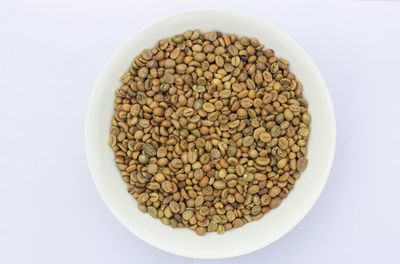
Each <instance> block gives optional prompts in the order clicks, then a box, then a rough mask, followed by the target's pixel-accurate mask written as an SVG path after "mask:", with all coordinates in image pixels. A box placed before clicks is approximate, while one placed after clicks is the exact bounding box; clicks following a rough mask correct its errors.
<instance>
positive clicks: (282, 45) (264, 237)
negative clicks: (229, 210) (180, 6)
mask: <svg viewBox="0 0 400 264" xmlns="http://www.w3.org/2000/svg"><path fill="white" fill-rule="evenodd" d="M187 29H200V30H202V31H211V30H218V31H221V32H227V33H228V32H229V33H236V34H238V35H246V36H249V37H251V36H255V37H257V38H258V39H259V40H260V41H261V43H263V44H264V45H265V46H266V47H270V48H272V49H274V50H275V51H276V54H277V56H281V57H284V58H287V59H288V60H289V62H290V65H291V66H290V67H291V68H290V69H291V71H292V72H294V73H295V74H296V76H297V77H298V79H299V80H300V81H301V82H302V83H303V87H304V95H305V98H306V99H307V100H308V101H309V111H310V113H311V115H312V123H311V131H312V132H311V135H310V139H309V145H308V147H309V153H308V160H309V162H308V167H307V169H306V170H305V171H304V172H303V173H302V174H301V177H300V179H299V180H298V181H297V182H296V185H295V188H294V189H293V190H292V191H291V192H290V193H289V196H288V197H287V198H286V199H285V200H284V201H283V202H282V204H281V205H280V206H279V207H278V208H277V209H274V210H271V211H270V212H269V213H267V214H266V215H264V216H263V217H262V219H260V220H258V221H254V222H251V223H249V224H246V225H244V226H243V227H241V228H238V229H234V230H230V231H228V232H226V233H225V234H223V235H219V234H216V233H209V234H206V235H205V236H201V237H200V236H197V235H196V234H195V232H193V231H191V230H189V229H173V228H171V227H170V226H166V225H163V224H162V223H161V222H160V221H159V219H153V218H151V216H150V215H149V214H145V213H142V212H141V211H139V209H138V208H137V202H136V200H135V199H134V198H133V197H132V196H131V195H130V194H129V193H128V192H127V185H126V184H125V183H124V182H123V180H122V177H121V176H120V172H119V170H118V169H117V166H116V164H115V162H114V155H113V151H112V150H111V148H110V147H109V146H108V144H107V141H108V134H109V131H110V124H111V119H112V115H113V112H114V109H113V102H114V91H115V90H116V89H117V88H119V86H120V76H121V75H122V74H123V73H124V72H125V71H126V70H127V69H128V68H129V66H130V63H131V61H132V60H133V58H134V57H135V56H137V55H138V54H139V53H140V52H141V51H142V50H143V49H145V48H149V47H153V46H154V45H155V43H156V41H157V40H159V39H162V38H165V37H170V36H172V35H174V34H177V33H182V32H183V31H185V30H187ZM335 131H336V130H335V116H334V110H333V106H332V102H331V99H330V96H329V92H328V89H327V87H326V84H325V81H324V79H323V78H322V76H321V74H320V72H319V70H318V68H317V66H316V65H315V64H314V62H313V61H312V60H311V58H310V56H309V55H308V54H307V53H306V52H305V51H304V50H303V49H302V47H301V46H300V45H299V44H298V43H297V42H296V41H294V40H293V39H291V38H290V37H289V36H288V35H287V34H286V33H284V32H283V31H282V30H280V29H278V28H277V27H275V26H273V25H272V24H270V23H268V22H265V21H263V20H260V19H258V18H255V17H252V16H249V15H246V14H243V13H237V12H227V11H217V10H198V11H191V12H185V13H180V14H176V15H172V16H169V17H166V18H163V19H161V20H159V21H157V22H155V23H153V24H151V25H150V26H148V27H146V28H145V29H143V30H142V31H140V32H138V33H136V34H134V35H133V36H131V37H130V38H129V39H128V40H127V41H126V42H125V43H124V44H123V45H122V46H121V47H120V48H119V49H118V50H117V51H116V52H115V53H114V54H113V55H112V56H111V58H110V60H109V61H108V63H107V65H106V66H105V69H104V70H103V72H102V73H101V74H100V76H99V77H98V80H97V82H96V84H95V86H94V89H93V92H92V95H91V98H90V103H89V106H88V110H87V119H86V139H85V140H86V152H87V159H88V163H89V167H90V171H91V174H92V177H93V181H94V183H95V185H96V188H97V190H98V192H99V193H100V195H101V197H102V198H103V200H104V202H105V203H106V205H107V207H108V208H109V209H110V211H111V212H112V214H113V215H114V216H115V217H116V218H117V219H118V220H119V221H120V222H121V223H122V224H123V225H124V226H125V227H126V228H127V229H128V230H129V231H131V232H132V233H133V234H134V235H135V236H137V237H139V238H140V239H142V240H144V241H146V242H147V243H149V244H151V245H153V246H155V247H157V248H159V249H162V250H165V251H167V252H170V253H173V254H176V255H181V256H185V257H190V258H199V259H219V258H228V257H234V256H239V255H243V254H247V253H250V252H253V251H255V250H258V249H260V248H263V247H265V246H267V245H269V244H271V243H272V242H274V241H276V240H277V239H279V238H280V237H282V236H283V235H285V234H286V233H288V232H289V231H290V230H291V229H292V228H293V227H295V226H296V225H297V224H298V223H299V222H300V221H301V220H302V219H303V218H304V216H305V215H306V214H307V213H308V212H309V211H310V209H311V207H312V206H313V205H314V204H315V202H316V201H317V199H318V197H319V195H320V194H321V191H322V189H323V188H324V185H325V183H326V181H327V179H328V175H329V171H330V168H331V165H332V161H333V157H334V150H335Z"/></svg>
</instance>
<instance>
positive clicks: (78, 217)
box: [0, 0, 400, 264]
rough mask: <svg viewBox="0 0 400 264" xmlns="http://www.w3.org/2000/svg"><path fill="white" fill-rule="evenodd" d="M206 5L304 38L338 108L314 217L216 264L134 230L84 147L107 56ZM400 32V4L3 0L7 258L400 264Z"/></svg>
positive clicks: (0, 238)
mask: <svg viewBox="0 0 400 264" xmlns="http://www.w3.org/2000/svg"><path fill="white" fill-rule="evenodd" d="M80 2H82V3H80ZM135 2H137V3H135ZM200 7H216V8H228V9H233V10H241V11H245V12H248V13H250V14H253V15H256V16H258V17H261V18H264V19H266V20H269V21H271V22H272V23H274V24H276V25H277V26H279V27H281V28H282V29H283V30H285V31H287V32H288V33H289V34H290V35H291V36H292V37H294V38H295V39H297V40H298V42H299V43H300V44H301V45H302V46H303V47H304V48H305V49H306V50H307V51H308V52H309V53H310V55H311V56H312V57H313V59H314V60H315V62H316V63H317V65H319V67H320V69H321V72H322V74H323V75H324V77H325V79H326V81H327V83H328V86H329V90H330V92H331V96H332V99H333V102H334V105H335V111H336V117H337V149H336V158H335V162H334V165H333V169H332V173H331V175H330V179H329V181H328V184H327V186H326V188H325V190H324V192H323V194H322V196H321V198H320V199H319V201H318V202H317V203H316V205H315V206H314V208H313V209H312V210H311V212H310V213H309V214H308V215H307V217H306V218H305V219H304V220H303V221H302V222H301V223H300V224H299V225H298V226H297V227H296V228H295V229H294V230H293V231H291V232H290V233H289V234H287V235H286V236H285V237H284V238H282V239H280V240H279V241H277V242H276V243H274V244H273V245H271V246H269V247H267V248H264V249H262V250H259V251H257V252H255V253H252V254H249V255H246V256H242V257H238V258H234V259H227V260H222V261H199V260H192V259H187V258H182V257H178V256H174V255H170V254H168V253H165V252H162V251H160V250H158V249H156V248H154V247H152V246H150V245H148V244H146V243H144V242H142V241H141V240H139V239H138V238H136V237H135V236H133V235H132V234H131V233H129V232H128V231H127V230H126V229H125V228H124V227H123V226H122V225H121V224H119V222H118V221H117V220H116V219H115V218H114V217H113V216H112V215H111V213H110V212H109V211H108V210H107V208H106V207H105V205H104V203H103V202H102V200H101V199H100V196H99V195H98V194H97V192H96V190H95V188H94V185H93V183H92V180H91V177H90V175H89V170H88V166H87V164H86V158H85V150H84V123H85V110H86V106H87V103H88V99H89V95H90V92H91V89H92V86H93V83H94V81H95V79H96V76H97V75H98V74H99V72H100V70H101V69H102V67H103V65H104V64H105V62H106V61H107V59H108V57H109V56H110V55H111V54H112V53H113V51H114V50H115V49H116V48H117V47H118V46H119V45H120V43H121V42H122V41H124V40H125V39H127V38H128V36H129V35H131V34H132V33H134V32H135V31H137V30H139V29H140V28H142V27H143V26H145V25H146V24H149V23H151V22H152V21H154V20H156V19H157V18H159V17H160V16H164V15H167V14H171V13H174V12H177V11H183V10H188V9H192V8H200ZM399 32H400V3H399V2H381V1H379V2H367V1H359V2H336V3H334V2H329V3H325V4H322V3H310V2H309V3H302V4H300V3H295V2H285V3H277V2H275V3H268V2H267V1H232V0H231V1H216V0H214V1H202V0H197V1H190V0H186V1H173V0H168V1H150V0H149V1H140V2H139V1H128V0H126V1H121V0H113V1H94V0H93V1H78V0H62V1H50V0H36V1H33V0H31V1H29V0H24V1H21V0H20V1H12V0H10V1H8V0H3V1H1V3H0V33H1V35H0V36H1V37H0V89H1V95H0V113H1V125H0V126H1V127H0V128H1V129H0V157H1V159H0V168H1V173H0V180H1V182H0V263H4V264H12V263H41V264H44V263H60V264H61V263H100V264H101V263H120V264H123V263H161V261H162V263H178V264H180V263H187V264H188V263H204V264H206V263H217V262H218V263H276V264H278V263H328V264H329V263H400V257H399V250H400V240H399V237H400V227H399V226H400V212H399V210H400V169H399V164H400V154H399V152H400V140H399V137H400V124H399V123H400V118H399V117H400V99H399V97H400V85H399V83H400V78H399V76H400V66H399V65H400V52H399V50H400V35H399ZM238 243H246V242H245V241H238ZM139 260H140V261H139Z"/></svg>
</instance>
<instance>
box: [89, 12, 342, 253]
mask: <svg viewBox="0 0 400 264" xmlns="http://www.w3.org/2000/svg"><path fill="white" fill-rule="evenodd" d="M201 13H214V14H220V13H224V14H229V15H232V16H238V17H242V18H243V19H246V20H250V21H251V22H252V23H260V24H263V26H266V27H269V28H271V29H272V30H274V31H276V32H279V34H280V37H282V38H284V39H285V40H287V41H289V42H290V43H291V45H292V46H297V49H298V51H300V52H301V53H302V54H301V56H302V57H303V58H304V60H306V61H308V63H309V64H310V66H311V67H312V68H313V71H314V74H315V75H316V78H318V79H319V82H320V83H321V85H322V86H321V87H320V89H321V93H322V94H323V96H324V97H325V98H326V101H327V107H326V110H327V111H328V115H329V117H330V126H331V127H330V128H331V129H332V131H331V138H330V142H329V145H330V149H331V152H330V153H329V155H328V156H329V158H328V159H327V166H326V167H325V172H324V173H323V174H325V175H326V177H325V179H324V182H323V184H322V185H321V186H320V190H319V191H318V193H317V195H316V198H315V200H314V201H313V203H312V204H310V206H309V207H308V208H307V210H304V211H303V214H302V215H301V217H300V218H299V220H298V221H297V222H295V223H293V224H292V225H291V226H290V228H288V229H287V231H286V232H283V233H282V234H279V235H277V236H275V237H274V238H273V239H271V241H270V242H269V243H264V244H260V245H259V246H257V247H254V248H252V249H251V250H247V251H241V252H239V251H236V252H233V254H225V255H222V256H217V255H213V256H203V255H199V254H197V255H194V254H186V253H183V252H181V251H179V250H175V249H171V248H170V247H164V246H162V245H160V244H157V243H154V241H150V240H149V239H147V237H145V236H142V235H141V234H139V233H136V232H134V230H132V229H131V228H130V227H129V226H127V225H126V223H125V222H124V221H123V220H122V219H121V218H120V217H119V216H117V214H116V213H115V212H114V208H113V205H112V203H111V202H109V200H108V199H107V198H106V197H105V195H104V193H103V191H102V188H100V186H99V183H98V180H97V178H96V177H95V173H94V171H93V167H94V162H95V161H94V159H93V158H92V157H93V156H92V154H91V151H90V148H91V147H90V145H89V143H88V142H89V141H90V139H89V138H90V133H89V130H90V124H91V118H92V117H93V113H92V112H93V111H92V109H93V105H94V102H95V99H96V98H95V92H96V90H97V89H98V88H97V87H98V86H100V84H101V79H102V76H104V75H105V74H106V73H107V69H108V68H109V66H110V65H112V61H113V60H114V58H115V57H116V56H117V54H118V53H120V52H121V50H122V49H123V48H124V47H125V46H126V45H127V44H128V43H129V42H130V41H131V40H132V39H134V38H135V37H136V36H137V35H139V34H141V33H142V32H144V31H146V30H147V29H148V28H151V27H153V26H155V25H157V24H160V23H162V22H163V21H165V20H167V19H169V18H172V17H174V18H176V17H179V16H186V15H189V14H192V15H199V14H201ZM335 150H336V117H335V111H334V107H333V103H332V99H331V96H330V94H329V90H328V87H327V85H326V82H325V80H324V78H323V77H322V74H321V72H320V71H319V68H318V67H317V64H316V63H315V62H314V61H313V60H312V58H311V56H310V55H309V54H308V53H307V52H306V50H305V49H304V48H303V47H302V46H301V45H300V44H299V43H298V42H297V41H296V40H295V39H294V38H292V37H291V36H290V35H289V34H288V33H286V32H285V31H284V30H282V29H280V28H278V27H277V26H275V25H274V24H273V23H271V22H270V21H267V20H264V19H261V18H259V17H257V16H254V15H250V14H248V13H245V12H242V11H237V10H224V9H220V8H214V9H210V8H198V9H191V10H186V11H180V12H173V13H170V14H168V15H165V16H162V17H160V18H159V19H157V20H155V21H153V22H151V23H147V24H146V25H144V26H142V27H141V28H140V29H139V30H136V31H134V32H132V33H131V34H130V35H129V36H128V38H127V39H126V40H125V41H123V42H122V44H120V45H119V46H118V47H117V49H115V50H114V52H113V53H112V55H111V56H110V57H109V58H108V59H107V62H106V64H105V65H104V66H103V68H102V70H101V71H100V74H99V75H98V76H97V78H96V81H95V83H94V86H93V88H92V91H91V94H90V98H89V103H88V105H87V109H86V119H85V152H86V159H87V162H88V166H89V171H90V175H91V178H92V180H93V183H94V185H95V187H96V190H97V192H98V193H99V195H100V197H101V198H102V200H103V202H104V203H105V204H106V207H107V208H108V210H109V211H110V212H111V214H112V215H113V216H114V217H115V218H116V219H117V220H118V221H119V222H120V223H121V224H122V225H123V226H124V227H125V228H127V229H128V230H129V231H130V232H131V233H132V234H134V235H135V236H136V237H138V238H140V239H141V240H143V241H144V242H146V243H147V244H149V245H151V246H153V247H156V248H158V249H160V250H162V251H164V252H168V253H171V254H174V255H177V256H182V257H187V258H195V259H226V258H233V257H237V256H242V255H246V254H250V253H253V252H255V251H258V250H260V249H262V248H264V247H266V246H268V245H271V244H273V243H275V242H276V241H277V240H279V239H280V238H282V237H283V236H285V235H286V234H288V233H289V232H290V231H291V230H293V229H294V228H295V227H296V226H297V225H298V224H299V223H300V222H302V221H303V219H304V217H305V216H306V215H307V214H308V213H309V212H310V211H311V209H312V208H313V207H314V205H315V204H316V202H317V201H318V200H319V197H320V195H321V193H322V191H323V190H324V188H325V186H326V183H327V181H328V178H329V175H330V172H331V169H332V165H333V161H334V157H335Z"/></svg>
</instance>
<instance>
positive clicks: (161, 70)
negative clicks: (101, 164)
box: [108, 30, 311, 235]
mask: <svg viewBox="0 0 400 264" xmlns="http://www.w3.org/2000/svg"><path fill="white" fill-rule="evenodd" d="M289 65H290V64H289V62H288V61H287V60H286V59H284V58H280V57H279V58H278V57H276V55H275V52H274V51H273V50H272V49H264V46H263V45H262V44H261V43H260V41H259V40H258V39H256V38H254V37H251V38H249V37H245V36H241V37H237V36H236V35H234V34H224V33H221V32H214V31H211V32H206V33H202V32H200V31H199V30H187V31H185V32H184V33H182V34H178V35H175V36H173V37H171V38H169V39H163V40H160V41H158V43H157V45H155V47H154V48H151V49H146V50H144V51H143V52H141V53H140V54H139V56H137V57H136V58H135V59H134V60H133V62H132V64H131V66H130V68H129V69H128V71H127V72H126V73H125V74H123V76H122V77H121V82H122V84H121V87H120V88H119V89H118V90H117V91H116V93H115V94H116V98H115V103H114V110H115V113H114V116H113V119H112V126H111V131H110V135H109V138H108V140H109V142H108V143H109V145H110V147H111V148H112V150H113V151H114V153H115V162H116V164H117V167H118V168H119V169H120V170H121V174H122V177H123V180H124V181H125V182H127V183H128V185H129V192H130V193H131V194H132V195H133V196H134V197H135V198H136V199H137V201H138V208H139V209H140V210H141V211H143V212H147V213H148V214H149V215H151V216H152V217H154V218H159V219H160V221H161V222H162V223H163V224H166V225H170V226H172V227H174V228H176V227H188V228H190V229H192V230H194V231H195V232H196V233H197V234H198V235H204V234H205V233H206V232H217V233H219V234H223V233H225V232H226V231H228V230H231V229H235V228H240V227H241V226H243V225H244V224H246V223H248V222H250V221H254V220H257V219H260V218H261V217H262V215H263V214H266V213H267V212H269V211H270V210H271V209H274V208H276V207H278V206H279V205H280V204H281V202H282V199H284V198H285V197H286V196H287V195H288V193H289V191H290V190H292V189H293V187H294V184H295V181H296V179H298V178H299V177H300V172H302V171H303V170H305V169H306V167H307V163H308V162H307V158H306V156H307V152H308V149H307V141H308V139H309V137H310V136H311V130H310V124H311V115H310V113H309V112H308V103H307V100H306V99H305V98H304V97H303V94H302V91H303V86H302V85H301V83H300V82H299V81H297V80H296V76H295V75H294V74H293V73H291V72H290V66H289Z"/></svg>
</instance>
